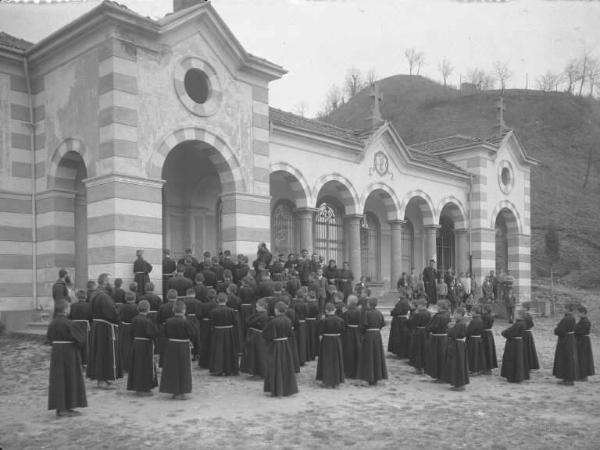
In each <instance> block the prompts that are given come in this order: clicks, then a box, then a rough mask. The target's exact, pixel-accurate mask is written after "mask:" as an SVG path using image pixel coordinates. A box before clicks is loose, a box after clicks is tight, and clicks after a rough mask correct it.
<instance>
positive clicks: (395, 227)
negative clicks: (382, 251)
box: [389, 220, 406, 291]
mask: <svg viewBox="0 0 600 450" xmlns="http://www.w3.org/2000/svg"><path fill="white" fill-rule="evenodd" d="M405 223H406V220H391V221H390V222H389V224H390V229H391V232H392V243H391V245H392V249H391V258H392V261H391V277H390V290H391V291H393V290H395V289H396V283H398V279H399V278H400V275H401V274H402V227H403V226H404V224H405Z"/></svg>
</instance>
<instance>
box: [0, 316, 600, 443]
mask: <svg viewBox="0 0 600 450" xmlns="http://www.w3.org/2000/svg"><path fill="white" fill-rule="evenodd" d="M556 320H557V319H541V318H540V319H537V321H536V326H535V328H534V336H535V339H536V342H537V345H538V353H539V355H540V362H541V364H542V366H543V369H541V370H540V371H537V372H535V373H533V374H532V380H531V381H528V382H524V383H522V384H519V385H513V384H508V383H506V382H505V381H504V380H503V379H502V378H500V377H499V376H498V371H495V372H496V373H495V374H494V375H493V376H491V377H476V378H472V379H471V384H470V385H469V386H468V387H467V390H466V391H465V392H452V391H450V390H449V389H448V386H446V385H439V384H434V383H431V382H430V381H429V380H428V379H427V378H426V377H422V376H418V375H415V374H413V373H412V369H411V368H410V367H408V365H407V364H406V363H405V362H403V361H399V360H398V359H396V358H394V357H392V356H388V359H387V363H388V371H389V375H390V378H389V380H388V381H387V382H384V383H381V384H379V385H377V386H375V387H367V386H364V385H363V384H361V383H359V382H357V381H348V382H347V383H346V384H344V385H342V386H341V387H340V388H338V389H324V388H322V387H321V386H320V385H319V384H318V383H316V382H315V381H314V375H315V370H316V363H315V362H312V363H309V364H307V365H306V366H305V367H303V368H302V372H301V374H300V375H299V377H298V384H299V389H300V393H299V394H298V395H296V396H293V397H290V398H282V399H277V398H270V397H266V396H264V395H263V393H262V381H253V380H250V379H249V378H248V377H247V376H246V375H240V376H238V377H231V378H222V377H210V376H209V375H208V373H207V372H206V371H204V370H200V369H197V368H195V367H194V369H193V373H194V375H193V393H192V394H191V398H190V399H189V400H187V401H175V400H171V399H170V396H167V395H162V394H158V393H156V394H155V395H154V396H153V397H150V398H138V397H135V396H134V395H132V394H131V393H129V392H128V391H126V390H125V380H121V381H120V382H119V388H118V389H117V390H116V391H102V390H98V389H97V388H95V387H94V384H93V383H91V382H88V383H87V394H88V403H89V407H88V408H85V409H82V410H81V411H82V415H81V416H79V417H75V418H56V416H55V415H54V412H53V411H47V410H46V407H47V403H46V402H47V387H48V366H49V355H50V347H48V346H45V345H43V344H41V343H40V341H39V340H32V339H25V338H16V337H2V338H0V405H1V407H0V448H3V449H13V448H20V449H21V448H32V449H33V448H35V449H38V448H60V449H80V448H83V447H86V448H93V449H95V448H100V449H102V448H106V449H114V448H127V449H137V448H162V449H164V448H203V449H212V448H219V449H229V448H244V449H258V448H280V449H300V448H317V449H319V448H323V449H325V448H333V449H337V448H347V449H365V448H368V449H371V448H398V447H402V448H406V449H421V448H422V449H432V448H445V449H448V448H482V449H486V448H490V449H512V448H528V449H547V448H571V449H576V448H577V449H578V448H590V449H591V448H597V442H598V441H599V440H600V427H599V426H598V425H599V424H600V408H598V404H599V403H600V376H596V377H593V378H591V379H590V381H589V382H587V383H577V384H576V385H575V387H573V388H570V387H566V386H559V385H557V384H556V380H555V379H554V378H552V376H551V365H552V359H553V356H554V346H555V343H556V339H555V337H554V336H553V334H552V330H553V327H554V325H555V323H556ZM505 326H506V323H505V322H504V321H502V320H498V321H497V323H496V325H495V327H494V331H495V334H496V344H497V348H498V356H499V358H501V355H502V349H503V346H504V339H502V337H501V336H500V331H501V330H502V329H503V328H505ZM384 339H385V340H386V344H387V330H386V332H385V333H384ZM592 345H593V348H594V350H595V351H596V365H597V366H598V361H600V337H599V336H598V335H592ZM598 369H599V368H598V367H596V371H597V372H600V371H599V370H598Z"/></svg>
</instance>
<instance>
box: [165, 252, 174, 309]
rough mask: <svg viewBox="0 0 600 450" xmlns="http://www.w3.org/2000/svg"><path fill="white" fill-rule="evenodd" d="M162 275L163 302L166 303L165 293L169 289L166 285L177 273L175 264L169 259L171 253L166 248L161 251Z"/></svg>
mask: <svg viewBox="0 0 600 450" xmlns="http://www.w3.org/2000/svg"><path fill="white" fill-rule="evenodd" d="M162 273H163V292H162V294H163V301H165V302H166V301H167V291H168V290H169V288H168V287H167V284H168V283H169V280H170V279H171V278H172V277H174V276H175V274H176V273H177V264H176V263H175V261H174V260H173V258H171V251H170V250H169V249H168V248H165V249H164V250H163V260H162Z"/></svg>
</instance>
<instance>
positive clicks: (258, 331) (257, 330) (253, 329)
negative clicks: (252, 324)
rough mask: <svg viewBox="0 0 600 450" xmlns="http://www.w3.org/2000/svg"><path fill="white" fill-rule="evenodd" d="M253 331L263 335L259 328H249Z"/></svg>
mask: <svg viewBox="0 0 600 450" xmlns="http://www.w3.org/2000/svg"><path fill="white" fill-rule="evenodd" d="M249 329H250V330H252V331H255V332H257V333H262V330H259V329H258V328H249Z"/></svg>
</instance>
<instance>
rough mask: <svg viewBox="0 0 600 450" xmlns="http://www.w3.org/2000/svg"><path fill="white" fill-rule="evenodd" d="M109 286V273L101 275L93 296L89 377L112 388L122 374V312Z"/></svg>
mask: <svg viewBox="0 0 600 450" xmlns="http://www.w3.org/2000/svg"><path fill="white" fill-rule="evenodd" d="M109 289H110V276H109V275H108V274H106V273H102V274H100V275H99V276H98V287H97V288H96V290H95V291H94V293H93V294H92V297H91V301H90V304H91V307H92V321H93V323H92V332H91V335H90V358H89V361H88V365H87V370H86V376H87V377H88V378H90V379H92V380H97V382H98V387H99V388H101V389H111V388H113V387H114V386H112V384H111V381H114V380H116V379H118V378H122V377H123V372H122V370H121V364H120V361H119V350H118V349H119V342H118V332H117V331H118V326H119V313H118V311H117V307H116V306H115V302H114V301H113V299H112V297H111V296H110V295H109V294H108V293H107V290H109Z"/></svg>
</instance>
